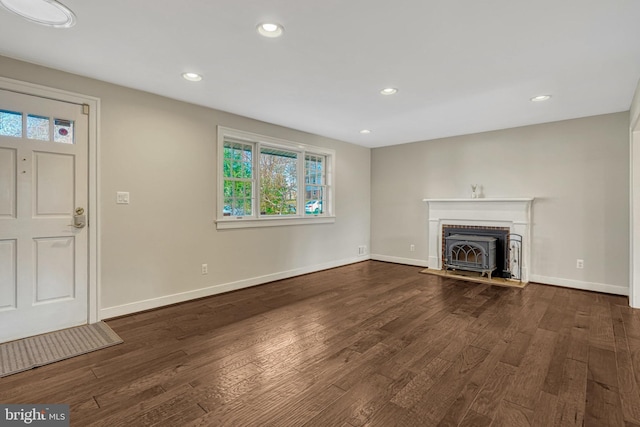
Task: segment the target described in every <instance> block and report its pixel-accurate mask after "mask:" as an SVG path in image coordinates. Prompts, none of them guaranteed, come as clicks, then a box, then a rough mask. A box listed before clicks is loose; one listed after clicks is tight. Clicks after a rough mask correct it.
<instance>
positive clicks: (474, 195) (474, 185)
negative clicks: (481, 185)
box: [471, 184, 478, 199]
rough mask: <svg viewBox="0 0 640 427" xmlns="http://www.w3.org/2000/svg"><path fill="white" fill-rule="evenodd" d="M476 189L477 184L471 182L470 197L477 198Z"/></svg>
mask: <svg viewBox="0 0 640 427" xmlns="http://www.w3.org/2000/svg"><path fill="white" fill-rule="evenodd" d="M477 189H478V184H471V198H472V199H477V198H478V193H477V192H476V190H477Z"/></svg>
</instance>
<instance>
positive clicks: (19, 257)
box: [0, 90, 88, 342]
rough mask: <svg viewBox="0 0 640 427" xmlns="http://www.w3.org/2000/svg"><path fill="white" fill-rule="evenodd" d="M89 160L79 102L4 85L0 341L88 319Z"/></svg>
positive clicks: (0, 97)
mask: <svg viewBox="0 0 640 427" xmlns="http://www.w3.org/2000/svg"><path fill="white" fill-rule="evenodd" d="M3 120H4V121H3ZM87 161H88V117H87V116H86V115H84V114H83V108H82V106H81V105H77V104H72V103H67V102H62V101H54V100H51V99H45V98H39V97H35V96H30V95H24V94H18V93H15V92H10V91H5V90H0V342H5V341H10V340H14V339H18V338H23V337H26V336H31V335H36V334H40V333H45V332H50V331H53V330H58V329H62V328H67V327H72V326H77V325H82V324H85V323H87V321H88V302H87V298H88V277H87V263H88V230H87V228H86V227H85V228H75V227H73V226H72V225H73V223H74V215H75V211H76V208H83V209H85V210H87V209H88V206H87V204H88V176H87V169H88V168H87Z"/></svg>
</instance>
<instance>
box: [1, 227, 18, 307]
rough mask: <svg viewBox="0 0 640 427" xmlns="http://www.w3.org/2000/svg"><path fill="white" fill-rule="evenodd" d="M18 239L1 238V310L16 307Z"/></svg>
mask: <svg viewBox="0 0 640 427" xmlns="http://www.w3.org/2000/svg"><path fill="white" fill-rule="evenodd" d="M16 266H17V253H16V240H15V239H11V240H0V312H1V311H4V310H9V309H14V308H15V307H16V295H17V288H18V282H17V276H16Z"/></svg>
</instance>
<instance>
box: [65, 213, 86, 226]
mask: <svg viewBox="0 0 640 427" xmlns="http://www.w3.org/2000/svg"><path fill="white" fill-rule="evenodd" d="M75 212H76V214H75V215H74V216H73V224H69V227H75V228H84V227H85V226H86V225H87V216H86V215H85V214H84V208H76V211H75Z"/></svg>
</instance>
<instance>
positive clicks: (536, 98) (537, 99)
mask: <svg viewBox="0 0 640 427" xmlns="http://www.w3.org/2000/svg"><path fill="white" fill-rule="evenodd" d="M549 98H551V95H538V96H534V97H533V98H531V101H532V102H540V101H546V100H547V99H549Z"/></svg>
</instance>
